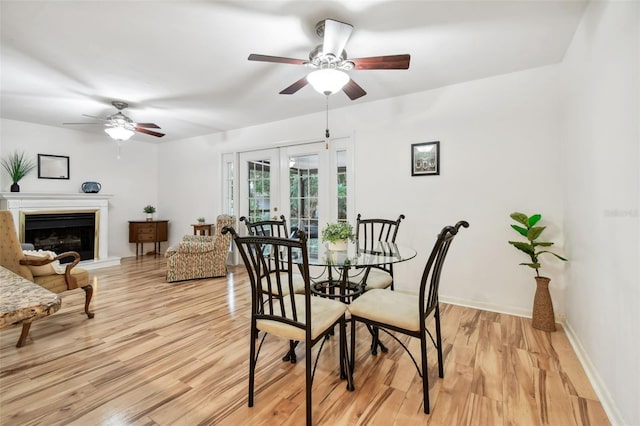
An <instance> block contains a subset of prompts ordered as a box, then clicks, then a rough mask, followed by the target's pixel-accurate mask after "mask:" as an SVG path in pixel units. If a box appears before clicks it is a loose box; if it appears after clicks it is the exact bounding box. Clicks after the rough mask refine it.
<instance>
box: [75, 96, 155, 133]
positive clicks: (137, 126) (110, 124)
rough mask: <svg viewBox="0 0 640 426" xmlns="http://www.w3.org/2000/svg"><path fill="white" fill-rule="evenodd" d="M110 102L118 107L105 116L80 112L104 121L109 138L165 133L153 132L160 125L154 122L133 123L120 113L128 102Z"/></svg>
mask: <svg viewBox="0 0 640 426" xmlns="http://www.w3.org/2000/svg"><path fill="white" fill-rule="evenodd" d="M111 104H112V105H113V106H114V107H116V108H117V109H118V112H117V113H115V114H111V115H109V116H107V117H106V118H101V117H95V116H93V115H88V114H82V115H83V116H85V117H89V118H95V119H97V120H102V121H103V122H104V126H105V129H104V131H105V132H107V134H108V135H109V136H111V138H113V139H116V140H120V141H123V140H127V139H129V138H130V137H131V136H133V134H134V132H139V133H144V134H147V135H151V136H156V137H159V138H161V137H163V136H164V135H165V134H164V133H160V132H155V131H153V130H149V129H150V128H151V129H159V128H160V126H158V125H157V124H154V123H134V122H133V120H131V119H130V118H129V117H127V116H126V115H124V114H123V113H122V110H123V109H125V108H127V107H128V106H129V104H127V103H126V102H122V101H113V102H111ZM63 124H102V123H63Z"/></svg>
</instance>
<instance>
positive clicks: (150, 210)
mask: <svg viewBox="0 0 640 426" xmlns="http://www.w3.org/2000/svg"><path fill="white" fill-rule="evenodd" d="M142 210H143V211H144V212H145V213H155V212H156V208H155V207H153V206H152V205H151V204H149V205H147V206H146V207H145V208H144V209H142Z"/></svg>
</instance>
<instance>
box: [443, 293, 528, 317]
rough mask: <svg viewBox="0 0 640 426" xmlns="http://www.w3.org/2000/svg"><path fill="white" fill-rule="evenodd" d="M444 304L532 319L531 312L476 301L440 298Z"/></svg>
mask: <svg viewBox="0 0 640 426" xmlns="http://www.w3.org/2000/svg"><path fill="white" fill-rule="evenodd" d="M438 300H440V301H441V302H442V303H449V304H451V305H458V306H464V307H467V308H473V309H481V310H483V311H489V312H497V313H499V314H507V315H515V316H517V317H525V318H531V311H530V310H526V309H521V308H516V307H513V306H503V305H494V304H491V303H484V302H478V301H476V300H468V299H461V298H458V297H448V296H438Z"/></svg>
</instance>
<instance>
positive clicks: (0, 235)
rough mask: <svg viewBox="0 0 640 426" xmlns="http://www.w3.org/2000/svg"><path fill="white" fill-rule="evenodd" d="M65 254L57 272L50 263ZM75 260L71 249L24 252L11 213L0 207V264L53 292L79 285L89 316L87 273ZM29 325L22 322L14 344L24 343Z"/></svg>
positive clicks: (63, 290) (74, 287) (78, 259)
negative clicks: (55, 252)
mask: <svg viewBox="0 0 640 426" xmlns="http://www.w3.org/2000/svg"><path fill="white" fill-rule="evenodd" d="M68 257H72V258H73V261H72V262H71V263H67V264H62V265H60V267H61V268H63V269H64V272H63V271H62V270H60V272H63V273H58V272H57V271H56V270H55V268H53V267H51V266H50V265H52V264H53V263H54V262H56V261H59V260H61V259H64V258H68ZM78 262H80V255H79V254H78V253H76V252H74V251H70V252H65V253H61V254H59V255H57V256H55V257H51V258H47V257H37V256H28V255H25V254H24V252H23V250H22V247H21V245H20V241H19V240H18V235H17V234H16V228H15V226H14V222H13V216H12V214H11V212H10V211H8V210H0V265H2V266H3V267H5V268H7V269H8V270H10V271H12V272H13V273H15V274H18V275H20V276H21V277H23V278H25V279H27V280H29V281H33V282H34V283H36V284H38V285H40V286H41V287H44V288H46V289H47V290H49V291H52V292H54V293H62V292H65V291H67V290H74V289H77V288H82V289H83V290H84V292H85V303H84V312H85V313H86V314H87V317H89V318H93V316H94V314H93V312H91V311H89V304H90V303H91V297H92V296H93V287H92V286H91V285H90V284H89V273H88V272H87V271H86V270H84V269H81V268H76V265H77V264H78ZM56 263H57V262H56ZM30 325H31V324H30V323H24V324H23V333H22V336H21V337H20V340H21V342H18V346H21V344H20V343H22V344H24V340H25V339H26V337H27V334H28V332H29V328H28V326H30ZM25 327H26V330H25Z"/></svg>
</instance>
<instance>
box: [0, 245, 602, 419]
mask: <svg viewBox="0 0 640 426" xmlns="http://www.w3.org/2000/svg"><path fill="white" fill-rule="evenodd" d="M243 269H244V268H242V267H237V268H233V272H232V273H230V274H229V276H228V277H227V278H218V279H207V280H197V281H187V282H180V283H173V284H168V283H166V282H165V280H164V274H165V262H164V259H163V258H162V257H158V258H157V259H156V258H153V257H150V256H144V257H143V258H140V259H137V260H136V259H135V258H127V259H123V261H122V265H121V266H119V267H112V268H105V269H101V270H96V271H92V273H91V275H92V277H93V280H94V287H95V295H94V298H93V303H92V307H93V310H94V311H95V313H96V316H95V318H94V319H92V320H88V319H87V318H86V316H84V313H83V300H84V292H83V291H82V290H77V291H74V292H70V293H68V294H65V295H63V302H62V308H61V309H60V311H58V312H57V313H56V314H54V315H52V316H51V317H48V318H44V319H41V320H38V321H36V322H35V323H34V324H33V326H32V327H31V333H30V338H29V340H28V341H27V344H26V345H25V346H24V347H23V348H20V349H18V348H16V347H15V343H16V341H17V339H18V336H19V335H20V327H18V326H17V327H14V328H9V329H4V330H1V331H0V385H1V390H0V424H2V425H3V426H8V425H36V424H46V425H56V424H75V425H118V426H120V425H173V424H176V425H197V424H204V425H208V424H221V425H281V424H284V425H300V424H304V417H305V416H304V358H303V357H304V352H303V351H301V350H298V363H297V364H290V363H285V362H282V361H281V360H280V357H281V356H282V355H283V353H284V351H285V349H286V348H287V346H288V343H287V342H284V341H282V340H278V339H277V338H275V337H272V338H269V337H267V339H266V341H265V345H264V346H263V348H262V352H261V354H260V359H259V360H258V369H257V374H256V396H255V405H254V407H253V408H249V407H247V381H248V380H247V377H248V376H247V373H248V350H249V349H248V348H249V341H248V339H249V337H248V329H249V319H248V307H249V291H248V284H247V282H246V279H247V276H246V273H245V272H244V271H243ZM441 309H442V320H443V336H444V342H443V347H444V354H445V356H444V359H445V377H444V379H442V380H439V379H438V378H437V369H436V368H435V365H436V357H435V351H434V350H433V348H431V349H430V352H429V356H430V358H429V363H430V365H431V366H432V368H431V374H430V397H431V408H432V414H431V415H425V414H423V412H422V393H421V392H422V391H421V384H420V378H419V376H418V375H417V372H416V369H415V367H414V366H413V364H412V363H411V361H410V359H409V358H408V356H407V355H406V354H405V353H404V352H403V350H402V349H401V348H400V347H399V345H397V344H394V342H393V341H392V340H391V339H390V338H389V337H388V336H384V335H382V339H383V341H384V342H385V343H386V344H387V346H388V347H389V352H388V353H386V354H380V355H378V356H372V355H371V354H370V353H369V352H368V347H369V343H370V341H369V339H367V338H366V336H367V334H366V331H364V330H362V331H359V333H358V336H359V339H360V340H359V344H358V345H357V349H356V357H357V358H356V362H357V366H356V372H355V373H356V374H355V378H354V379H355V386H356V390H355V392H348V391H347V390H346V383H345V381H342V380H340V378H339V376H338V358H337V347H336V346H337V345H336V343H337V340H338V339H337V338H332V339H330V340H329V342H328V343H327V344H326V345H325V347H324V349H323V351H322V355H321V357H320V362H319V364H318V370H317V371H316V377H315V381H314V384H313V398H314V402H313V405H314V413H313V414H314V423H315V424H318V425H363V424H367V425H369V424H371V425H374V424H375V425H409V424H428V425H457V424H469V425H538V424H546V425H608V424H609V421H608V420H607V417H606V415H605V413H604V411H603V409H602V406H601V405H600V403H599V401H598V399H597V397H596V395H595V393H594V391H593V389H592V387H591V385H590V383H589V381H588V379H587V377H586V375H585V373H584V371H583V369H582V367H581V365H580V363H579V362H578V360H577V358H576V355H575V353H574V352H573V350H572V348H571V346H570V344H569V342H568V340H567V337H566V336H565V334H564V332H563V331H562V330H561V329H560V330H559V331H557V332H555V333H546V332H541V331H537V330H533V329H532V328H531V326H530V320H528V319H525V318H519V317H515V316H509V315H502V314H496V313H491V312H485V311H479V310H475V309H469V308H464V307H459V306H454V305H446V304H441ZM403 339H404V340H403V341H404V342H409V345H410V348H411V349H412V350H413V351H414V352H415V353H417V351H418V349H419V345H418V344H417V343H418V342H417V341H410V339H408V338H403ZM318 346H319V345H318Z"/></svg>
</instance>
